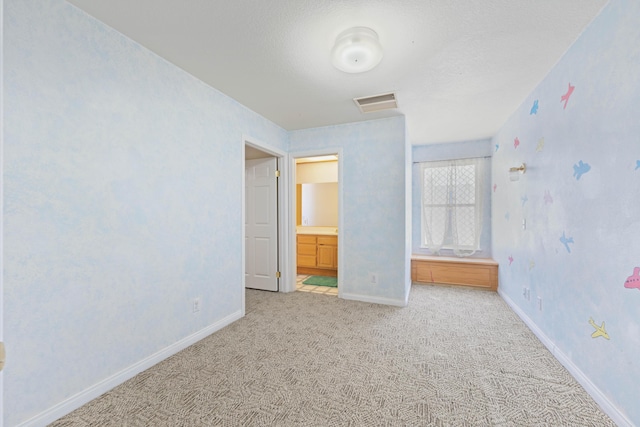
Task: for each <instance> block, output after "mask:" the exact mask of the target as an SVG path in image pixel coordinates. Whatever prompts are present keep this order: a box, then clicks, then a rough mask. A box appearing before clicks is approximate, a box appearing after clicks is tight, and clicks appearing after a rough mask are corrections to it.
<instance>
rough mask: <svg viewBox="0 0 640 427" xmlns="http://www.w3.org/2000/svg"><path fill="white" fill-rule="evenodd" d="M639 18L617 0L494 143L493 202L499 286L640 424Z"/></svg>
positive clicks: (633, 4)
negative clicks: (639, 282)
mask: <svg viewBox="0 0 640 427" xmlns="http://www.w3.org/2000/svg"><path fill="white" fill-rule="evenodd" d="M639 19H640V3H638V2H637V1H626V0H615V1H612V2H611V3H610V4H609V5H608V6H607V7H606V8H605V9H604V11H603V12H602V14H601V15H600V16H599V17H598V18H597V19H596V20H595V21H594V22H593V23H592V25H591V26H590V27H589V28H588V29H587V30H586V31H585V32H584V33H583V35H582V36H581V37H580V38H579V39H578V41H577V42H576V43H575V44H574V45H573V46H572V47H571V49H570V50H569V51H568V52H567V53H566V55H565V56H564V57H563V58H562V60H561V61H560V62H559V63H558V64H557V65H556V67H555V68H554V69H553V70H552V71H551V73H550V74H549V75H548V76H547V77H546V78H545V79H544V81H542V83H541V84H540V85H539V86H538V87H537V88H536V89H535V90H534V91H533V93H531V95H530V96H529V97H528V98H527V99H526V100H525V102H524V103H523V105H522V106H521V107H520V108H519V109H518V110H517V111H516V112H515V113H514V115H513V116H512V117H511V118H510V120H509V121H508V122H507V123H506V124H505V126H504V127H503V128H502V130H501V131H500V132H499V133H498V135H497V136H496V137H495V138H494V139H493V144H494V150H495V153H494V155H493V179H494V184H495V186H496V190H495V192H494V193H493V206H492V214H493V223H492V224H493V226H492V230H493V254H494V258H495V259H496V260H499V261H500V289H501V291H502V292H504V294H505V295H506V296H507V297H508V298H509V299H511V300H512V301H513V302H514V303H515V304H517V306H518V307H519V308H520V309H521V310H522V312H523V313H524V314H525V315H526V316H528V317H529V318H530V319H531V321H532V322H533V323H534V324H535V325H536V326H537V327H538V328H539V329H540V330H541V331H542V333H543V334H545V335H546V336H547V337H548V339H549V340H550V341H551V343H552V345H553V346H554V347H556V348H557V350H558V351H559V352H562V353H563V354H564V355H565V356H566V358H567V359H568V360H569V361H570V363H572V364H573V365H574V366H576V367H577V368H578V369H579V370H580V371H582V373H584V374H585V375H586V377H587V378H588V380H589V381H591V382H592V383H593V385H594V386H595V387H596V388H597V389H599V390H600V391H601V392H602V393H603V395H604V396H605V397H606V398H607V399H608V400H609V401H610V402H611V403H612V404H613V405H614V406H615V407H616V408H617V409H618V410H619V411H620V412H621V413H622V414H624V416H626V417H627V418H628V420H630V421H631V422H632V423H635V424H636V425H640V405H638V399H639V397H638V385H639V384H640V369H638V352H639V350H640V317H638V312H639V311H640V290H639V289H637V288H634V287H633V286H630V285H631V284H632V283H634V278H633V277H634V271H635V272H636V276H637V270H635V269H636V268H637V267H640V240H639V239H638V236H640V199H639V198H638V194H640V137H639V135H640V121H639V120H638V111H640V26H638V20H639ZM522 162H526V164H527V172H526V174H525V175H523V176H521V178H520V181H517V182H510V181H509V179H508V172H507V170H508V169H509V168H510V167H512V166H517V165H519V164H521V163H522ZM523 219H526V220H527V229H526V230H522V227H521V223H522V220H523ZM527 288H528V289H529V294H530V298H529V299H527V298H524V297H523V289H527ZM538 297H540V298H542V310H539V309H538V306H537V305H538V303H537V299H538ZM617 421H618V423H621V422H622V421H620V420H617ZM622 425H624V424H622Z"/></svg>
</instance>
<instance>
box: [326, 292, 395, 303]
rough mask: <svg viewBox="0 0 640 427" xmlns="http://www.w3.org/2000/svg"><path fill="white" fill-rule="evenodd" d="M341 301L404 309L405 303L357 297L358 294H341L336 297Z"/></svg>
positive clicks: (370, 297) (387, 299) (378, 298)
mask: <svg viewBox="0 0 640 427" xmlns="http://www.w3.org/2000/svg"><path fill="white" fill-rule="evenodd" d="M338 296H339V297H340V298H342V299H348V300H353V301H362V302H371V303H373V304H383V305H394V306H397V307H406V306H407V303H406V302H405V301H404V300H400V299H391V298H383V297H372V296H369V295H359V294H348V293H345V292H343V293H341V294H340V295H338Z"/></svg>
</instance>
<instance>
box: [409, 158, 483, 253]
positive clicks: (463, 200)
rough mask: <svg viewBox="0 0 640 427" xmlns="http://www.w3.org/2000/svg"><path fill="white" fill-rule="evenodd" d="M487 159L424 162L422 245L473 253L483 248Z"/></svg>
mask: <svg viewBox="0 0 640 427" xmlns="http://www.w3.org/2000/svg"><path fill="white" fill-rule="evenodd" d="M484 160H485V159H482V158H476V159H462V160H446V161H440V162H424V163H421V164H420V174H421V178H422V244H423V246H424V247H426V248H428V249H429V250H430V251H431V252H432V253H434V254H439V253H440V251H441V250H442V249H443V248H445V249H451V250H452V251H453V253H454V254H455V255H457V256H469V255H472V254H473V253H475V252H476V251H477V250H478V249H480V234H481V231H482V203H483V200H482V195H483V184H484V173H485V167H484V166H485V165H484V163H485V161H484Z"/></svg>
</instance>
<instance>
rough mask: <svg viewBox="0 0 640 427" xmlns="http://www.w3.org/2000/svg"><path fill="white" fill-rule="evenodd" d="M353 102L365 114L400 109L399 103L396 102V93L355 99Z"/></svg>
mask: <svg viewBox="0 0 640 427" xmlns="http://www.w3.org/2000/svg"><path fill="white" fill-rule="evenodd" d="M353 101H354V102H355V103H356V105H357V106H358V108H359V109H360V111H361V112H363V113H373V112H374V111H382V110H390V109H392V108H398V101H397V100H396V94H395V93H385V94H382V95H374V96H365V97H364V98H353Z"/></svg>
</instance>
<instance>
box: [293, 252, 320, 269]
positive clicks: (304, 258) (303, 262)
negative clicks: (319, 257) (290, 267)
mask: <svg viewBox="0 0 640 427" xmlns="http://www.w3.org/2000/svg"><path fill="white" fill-rule="evenodd" d="M297 264H298V267H315V266H316V256H315V255H300V254H298V260H297Z"/></svg>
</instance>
